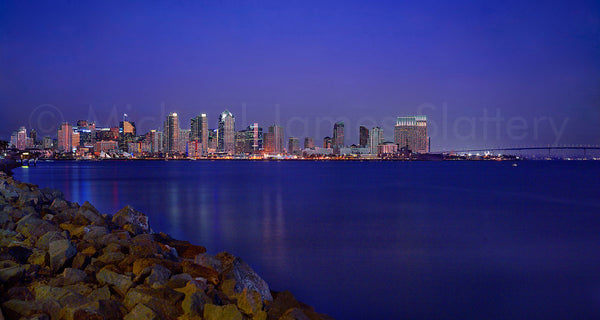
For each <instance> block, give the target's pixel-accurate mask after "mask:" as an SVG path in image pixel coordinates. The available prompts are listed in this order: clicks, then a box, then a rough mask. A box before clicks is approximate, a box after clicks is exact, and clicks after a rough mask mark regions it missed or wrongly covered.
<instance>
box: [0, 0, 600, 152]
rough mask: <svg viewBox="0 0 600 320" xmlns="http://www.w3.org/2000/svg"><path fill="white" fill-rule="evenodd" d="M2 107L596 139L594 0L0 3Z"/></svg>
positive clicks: (514, 138) (598, 67) (479, 138)
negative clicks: (411, 118)
mask: <svg viewBox="0 0 600 320" xmlns="http://www.w3.org/2000/svg"><path fill="white" fill-rule="evenodd" d="M0 108H1V111H0V139H8V138H9V136H10V133H11V132H12V131H14V130H16V129H17V128H18V127H19V126H20V125H27V126H28V127H30V126H33V127H35V128H36V129H37V130H38V131H40V132H41V133H42V134H48V133H50V134H52V135H55V134H56V133H55V132H54V130H55V128H56V126H57V125H58V122H59V121H60V119H61V118H62V119H64V120H67V121H71V122H74V121H76V120H77V119H85V118H93V119H91V120H96V121H97V123H98V124H99V125H107V126H108V125H116V122H117V121H118V120H119V119H120V117H121V116H120V115H121V114H123V113H128V114H129V116H130V119H131V120H133V121H136V122H137V123H138V130H139V131H142V133H143V132H146V131H147V130H149V129H153V128H158V127H159V126H161V124H162V121H163V117H164V115H165V113H166V112H171V111H176V112H179V113H180V115H181V118H182V123H183V124H184V125H186V126H188V125H189V120H188V119H189V118H190V117H191V116H192V115H195V114H198V113H202V112H205V113H208V116H209V123H210V125H211V126H216V118H217V115H218V113H220V112H221V111H222V110H224V109H225V108H227V109H229V110H231V111H232V112H233V113H234V115H235V116H236V118H237V123H236V127H237V129H241V128H242V127H243V126H245V125H247V124H249V123H250V122H254V121H257V122H259V124H261V125H262V126H264V127H266V126H268V125H269V124H271V123H273V122H279V123H280V124H282V125H284V126H286V128H285V129H286V135H290V134H292V135H295V136H300V137H301V138H303V137H304V136H306V135H310V136H314V137H315V138H316V139H317V141H321V139H322V138H323V136H325V135H331V125H330V123H331V120H332V119H333V120H346V124H347V129H346V131H347V136H348V137H347V138H346V142H347V143H354V142H357V140H358V137H357V136H358V125H359V124H365V125H367V126H369V127H371V126H373V125H375V124H379V125H382V126H384V128H385V131H386V132H385V133H386V137H387V138H388V139H391V138H392V131H393V127H392V124H393V118H395V117H397V116H402V115H411V114H417V113H425V114H427V115H428V116H429V119H430V122H431V123H432V124H431V129H430V131H431V135H432V149H434V150H439V149H457V148H458V149H459V148H463V147H476V146H497V145H547V144H552V143H558V144H600V2H599V1H541V2H539V3H537V2H522V1H495V0H494V1H414V2H401V1H369V2H367V1H340V2H328V1H272V2H268V1H247V2H238V1H211V2H200V1H189V2H188V1H160V2H158V1H157V2H152V1H139V2H136V1H115V2H111V1H97V2H91V1H48V2H46V1H0ZM497 112H499V113H500V117H501V118H502V121H501V122H498V125H496V123H495V122H488V124H487V125H486V124H484V122H483V121H481V118H482V117H483V116H484V115H485V113H487V115H489V116H495V115H496V113H497ZM244 114H245V116H244ZM52 119H54V121H50V120H52ZM509 120H510V121H509ZM552 125H554V127H553V126H552ZM563 126H564V127H563ZM553 128H554V129H553ZM561 129H563V130H562V132H561ZM556 132H560V134H559V133H556Z"/></svg>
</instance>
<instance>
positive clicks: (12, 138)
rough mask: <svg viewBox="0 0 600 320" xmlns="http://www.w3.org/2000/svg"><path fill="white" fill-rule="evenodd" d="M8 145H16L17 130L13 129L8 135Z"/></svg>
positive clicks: (13, 146)
mask: <svg viewBox="0 0 600 320" xmlns="http://www.w3.org/2000/svg"><path fill="white" fill-rule="evenodd" d="M10 146H11V147H12V148H16V147H17V131H13V132H12V134H11V135H10Z"/></svg>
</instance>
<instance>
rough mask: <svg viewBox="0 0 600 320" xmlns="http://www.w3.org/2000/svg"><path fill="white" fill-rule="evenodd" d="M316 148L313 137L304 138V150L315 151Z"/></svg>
mask: <svg viewBox="0 0 600 320" xmlns="http://www.w3.org/2000/svg"><path fill="white" fill-rule="evenodd" d="M314 148H315V139H313V138H312V137H306V138H304V149H314Z"/></svg>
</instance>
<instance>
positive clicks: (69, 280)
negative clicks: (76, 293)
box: [63, 268, 87, 285]
mask: <svg viewBox="0 0 600 320" xmlns="http://www.w3.org/2000/svg"><path fill="white" fill-rule="evenodd" d="M86 277H87V273H85V272H83V271H81V270H79V269H73V268H65V270H64V271H63V279H64V284H65V285H70V284H76V283H80V282H83V281H84V280H85V278H86Z"/></svg>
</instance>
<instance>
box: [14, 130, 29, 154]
mask: <svg viewBox="0 0 600 320" xmlns="http://www.w3.org/2000/svg"><path fill="white" fill-rule="evenodd" d="M30 141H31V139H30V138H29V137H28V136H27V129H25V127H20V128H19V131H17V141H16V144H15V146H16V147H17V149H19V150H25V149H27V148H29V147H31V146H30Z"/></svg>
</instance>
